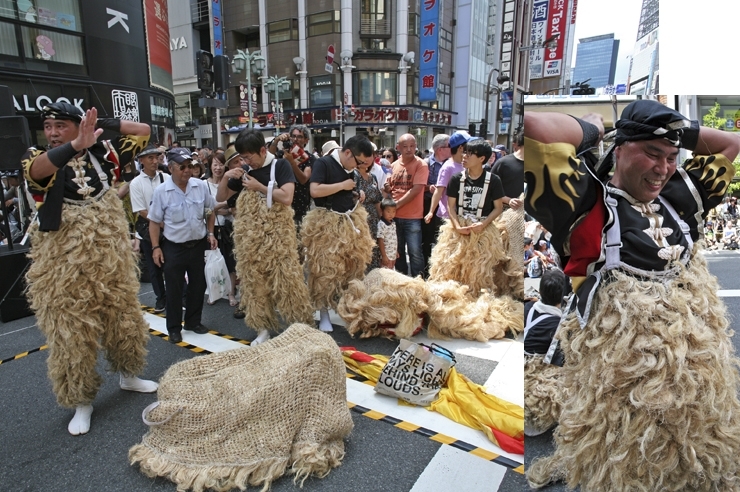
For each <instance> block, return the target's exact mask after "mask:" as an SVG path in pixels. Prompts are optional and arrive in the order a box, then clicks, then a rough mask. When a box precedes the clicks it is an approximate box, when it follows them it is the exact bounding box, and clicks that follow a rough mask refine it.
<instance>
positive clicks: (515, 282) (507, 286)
mask: <svg viewBox="0 0 740 492" xmlns="http://www.w3.org/2000/svg"><path fill="white" fill-rule="evenodd" d="M495 223H496V225H497V226H498V228H499V230H500V231H501V242H502V243H503V244H504V245H505V246H506V256H507V257H508V260H503V261H502V264H501V265H500V267H499V268H497V269H496V272H495V274H494V283H495V284H496V285H497V286H498V288H499V295H501V294H508V295H510V296H512V297H514V298H515V299H523V298H524V256H523V254H522V251H524V207H521V208H519V210H514V209H513V208H509V209H507V210H504V212H503V213H502V214H501V216H500V217H499V218H498V219H497V220H496V221H495Z"/></svg>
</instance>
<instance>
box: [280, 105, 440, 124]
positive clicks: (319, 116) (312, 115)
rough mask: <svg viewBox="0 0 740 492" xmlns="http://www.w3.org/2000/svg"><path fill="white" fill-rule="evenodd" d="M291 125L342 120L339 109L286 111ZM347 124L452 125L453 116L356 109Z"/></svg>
mask: <svg viewBox="0 0 740 492" xmlns="http://www.w3.org/2000/svg"><path fill="white" fill-rule="evenodd" d="M286 118H287V119H288V123H289V124H294V123H302V124H304V125H316V124H338V123H339V121H340V119H341V113H340V110H339V109H337V108H334V109H331V110H330V111H329V110H322V111H316V112H313V111H295V112H288V111H286ZM344 122H345V124H356V125H362V124H367V125H373V126H377V125H383V124H392V123H413V124H428V125H441V126H451V125H452V114H451V113H447V112H444V111H435V110H424V109H420V108H409V107H392V106H378V107H355V108H353V109H352V110H350V111H347V114H346V115H345V118H344Z"/></svg>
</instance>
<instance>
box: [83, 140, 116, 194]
mask: <svg viewBox="0 0 740 492" xmlns="http://www.w3.org/2000/svg"><path fill="white" fill-rule="evenodd" d="M87 155H88V157H90V162H91V163H92V165H93V167H94V168H95V172H96V173H98V177H99V178H100V183H101V184H102V185H103V191H108V188H110V185H108V176H107V175H106V174H105V172H104V171H103V168H101V167H100V162H98V159H97V157H95V155H94V154H93V153H92V152H90V151H89V150H88V151H87Z"/></svg>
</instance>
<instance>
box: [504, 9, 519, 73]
mask: <svg viewBox="0 0 740 492" xmlns="http://www.w3.org/2000/svg"><path fill="white" fill-rule="evenodd" d="M516 1H517V0H505V1H504V22H503V26H502V29H501V75H502V76H503V75H506V76H508V77H509V80H514V79H513V67H512V62H513V61H514V11H515V8H516Z"/></svg>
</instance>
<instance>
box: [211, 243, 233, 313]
mask: <svg viewBox="0 0 740 492" xmlns="http://www.w3.org/2000/svg"><path fill="white" fill-rule="evenodd" d="M206 255H207V256H208V259H206V266H205V274H206V292H208V302H210V303H211V304H213V303H214V302H216V301H217V300H219V299H221V298H228V297H229V293H230V292H231V278H230V277H229V271H228V269H227V268H226V259H225V258H224V255H223V254H221V250H220V249H212V250H209V251H206Z"/></svg>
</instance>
